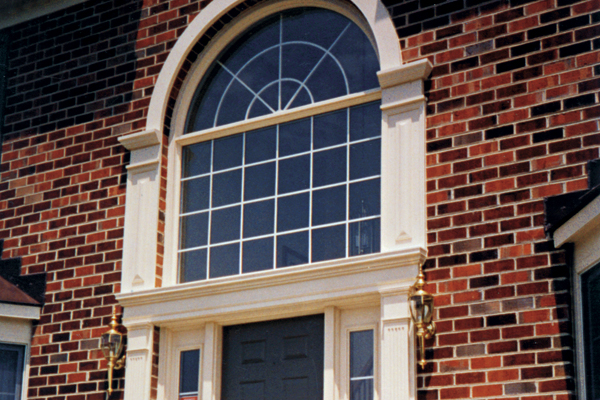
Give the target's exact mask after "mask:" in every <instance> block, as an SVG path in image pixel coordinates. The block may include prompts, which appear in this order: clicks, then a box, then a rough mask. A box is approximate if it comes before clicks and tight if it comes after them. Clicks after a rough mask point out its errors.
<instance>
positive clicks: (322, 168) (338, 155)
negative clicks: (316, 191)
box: [313, 146, 347, 187]
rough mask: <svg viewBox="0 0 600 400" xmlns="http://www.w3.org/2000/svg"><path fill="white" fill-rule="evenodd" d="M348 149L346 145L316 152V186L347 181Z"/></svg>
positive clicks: (314, 161)
mask: <svg viewBox="0 0 600 400" xmlns="http://www.w3.org/2000/svg"><path fill="white" fill-rule="evenodd" d="M346 151H347V150H346V147H345V146H344V147H338V148H336V149H331V150H325V151H320V152H318V153H315V154H314V156H313V157H314V158H313V163H314V165H313V186H314V187H318V186H324V185H331V184H333V183H339V182H345V181H346Z"/></svg>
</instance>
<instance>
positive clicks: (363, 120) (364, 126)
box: [350, 102, 381, 141]
mask: <svg viewBox="0 0 600 400" xmlns="http://www.w3.org/2000/svg"><path fill="white" fill-rule="evenodd" d="M380 105H381V103H380V102H375V103H369V104H365V105H360V106H355V107H352V108H350V140H351V141H354V140H360V139H366V138H370V137H378V136H381V110H380V109H379V108H380Z"/></svg>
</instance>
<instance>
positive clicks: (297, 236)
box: [277, 231, 308, 268]
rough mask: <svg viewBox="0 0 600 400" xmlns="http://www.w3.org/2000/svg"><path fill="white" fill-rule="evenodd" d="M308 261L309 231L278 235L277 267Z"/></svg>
mask: <svg viewBox="0 0 600 400" xmlns="http://www.w3.org/2000/svg"><path fill="white" fill-rule="evenodd" d="M306 263H308V232H307V231H304V232H296V233H291V234H289V235H280V236H277V268H280V267H289V266H291V265H299V264H306Z"/></svg>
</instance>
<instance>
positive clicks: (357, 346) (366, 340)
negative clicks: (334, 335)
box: [350, 329, 373, 378]
mask: <svg viewBox="0 0 600 400" xmlns="http://www.w3.org/2000/svg"><path fill="white" fill-rule="evenodd" d="M367 376H373V330H372V329H370V330H366V331H356V332H350V377H351V378H358V377H367Z"/></svg>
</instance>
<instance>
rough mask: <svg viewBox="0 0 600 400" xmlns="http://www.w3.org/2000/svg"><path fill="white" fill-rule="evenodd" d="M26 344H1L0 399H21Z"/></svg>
mask: <svg viewBox="0 0 600 400" xmlns="http://www.w3.org/2000/svg"><path fill="white" fill-rule="evenodd" d="M24 354H25V346H17V345H9V344H0V400H19V399H20V398H21V390H22V389H21V385H22V380H23V359H24Z"/></svg>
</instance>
